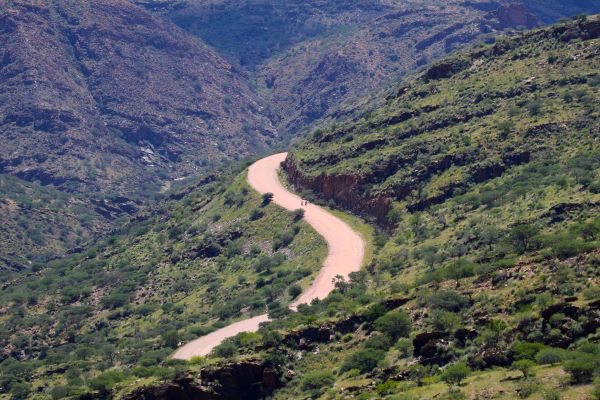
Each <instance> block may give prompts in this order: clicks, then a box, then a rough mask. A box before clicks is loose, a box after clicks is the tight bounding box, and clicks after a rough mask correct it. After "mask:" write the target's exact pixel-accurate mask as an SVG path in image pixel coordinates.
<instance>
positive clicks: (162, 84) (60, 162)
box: [0, 0, 274, 193]
mask: <svg viewBox="0 0 600 400" xmlns="http://www.w3.org/2000/svg"><path fill="white" fill-rule="evenodd" d="M1 18H2V26H3V30H2V34H1V37H0V41H1V43H2V49H3V50H2V51H3V55H2V60H3V61H2V70H1V75H0V83H1V84H2V87H3V88H4V90H3V94H2V101H1V103H2V114H3V115H4V116H5V117H4V119H3V121H2V124H1V125H0V130H1V132H2V135H1V138H2V143H1V146H0V148H1V149H2V150H1V151H2V152H1V153H0V166H1V172H4V173H10V174H13V175H17V176H19V177H22V178H24V179H28V180H39V181H40V182H42V183H43V184H47V183H53V184H55V185H57V186H62V187H64V188H65V189H68V190H73V189H78V190H81V189H86V190H91V191H97V190H103V191H105V192H106V191H108V192H117V193H130V192H138V193H139V192H143V191H144V190H150V189H151V188H152V185H154V186H156V185H159V184H160V183H161V182H162V181H164V179H166V178H168V177H176V176H180V175H186V174H191V173H195V172H196V171H199V170H201V169H202V168H203V166H206V165H207V164H208V163H212V162H216V161H223V160H227V159H232V158H237V157H240V156H245V155H247V154H249V153H250V151H251V150H252V149H254V150H252V151H255V149H257V148H260V147H261V146H263V145H264V144H265V143H266V142H267V141H269V140H270V138H271V137H272V136H273V135H274V132H273V130H272V129H271V128H270V126H269V122H268V120H267V119H266V118H265V117H264V116H262V115H261V112H260V106H259V105H258V104H257V102H256V101H255V99H254V94H253V93H252V91H251V90H250V89H249V88H248V86H247V84H246V83H245V77H244V76H243V74H242V73H241V72H240V71H238V70H236V69H235V68H234V67H232V66H231V65H230V64H229V63H227V62H226V61H225V60H224V59H223V58H221V57H220V56H219V55H217V54H216V53H215V52H214V51H213V50H211V49H209V48H208V47H207V46H205V45H203V44H202V43H200V42H198V40H196V39H193V38H191V37H189V36H187V35H186V34H185V33H184V32H183V31H181V30H180V29H178V28H176V27H175V26H173V25H172V24H169V23H168V22H165V21H162V20H161V19H160V18H157V17H155V16H152V15H151V14H149V13H148V12H146V11H145V10H143V9H141V8H139V7H136V6H134V5H131V4H130V3H129V2H126V1H118V0H110V1H108V0H107V1H102V2H93V3H89V4H88V3H85V4H84V3H81V2H74V1H68V0H64V1H57V2H52V3H48V4H43V3H39V2H30V1H19V2H12V3H11V4H10V5H7V7H5V8H4V9H3V11H2V15H1ZM132 189H133V190H132Z"/></svg>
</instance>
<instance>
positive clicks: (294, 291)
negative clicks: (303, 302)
mask: <svg viewBox="0 0 600 400" xmlns="http://www.w3.org/2000/svg"><path fill="white" fill-rule="evenodd" d="M288 293H289V294H290V297H291V298H292V299H295V298H296V297H298V296H300V293H302V288H301V287H300V285H297V284H295V285H292V286H290V287H289V289H288Z"/></svg>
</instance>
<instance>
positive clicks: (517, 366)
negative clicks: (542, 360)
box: [511, 359, 535, 378]
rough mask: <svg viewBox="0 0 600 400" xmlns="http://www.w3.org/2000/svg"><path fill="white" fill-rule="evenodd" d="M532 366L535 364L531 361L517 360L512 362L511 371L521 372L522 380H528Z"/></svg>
mask: <svg viewBox="0 0 600 400" xmlns="http://www.w3.org/2000/svg"><path fill="white" fill-rule="evenodd" d="M534 366H535V364H534V363H533V361H531V360H527V359H523V360H517V361H515V362H513V363H512V366H511V369H514V370H518V371H521V373H522V374H523V377H524V378H529V376H530V375H531V369H532V368H533V367H534Z"/></svg>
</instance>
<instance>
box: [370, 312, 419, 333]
mask: <svg viewBox="0 0 600 400" xmlns="http://www.w3.org/2000/svg"><path fill="white" fill-rule="evenodd" d="M411 325H412V324H411V321H410V318H409V317H408V315H407V314H406V313H404V312H401V311H390V312H389V313H387V314H385V315H383V316H381V317H379V318H377V319H376V320H375V329H377V330H378V331H379V332H382V333H385V334H386V335H389V336H390V337H391V338H392V339H394V340H397V339H398V338H401V337H408V335H409V334H410V330H411Z"/></svg>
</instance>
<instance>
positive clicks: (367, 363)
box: [341, 348, 385, 373]
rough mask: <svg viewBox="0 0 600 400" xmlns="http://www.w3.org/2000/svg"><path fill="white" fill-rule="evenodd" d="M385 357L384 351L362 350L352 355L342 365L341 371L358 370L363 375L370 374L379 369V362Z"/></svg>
mask: <svg viewBox="0 0 600 400" xmlns="http://www.w3.org/2000/svg"><path fill="white" fill-rule="evenodd" d="M384 356H385V351H384V350H377V349H369V348H365V349H361V350H358V351H357V352H355V353H354V354H352V355H350V356H349V357H348V358H346V360H345V361H344V363H343V364H342V367H341V371H342V372H344V371H349V370H351V369H357V370H359V371H360V372H361V373H366V372H370V371H372V370H373V369H375V368H376V367H377V364H378V363H379V361H381V360H382V359H383V357H384Z"/></svg>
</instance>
